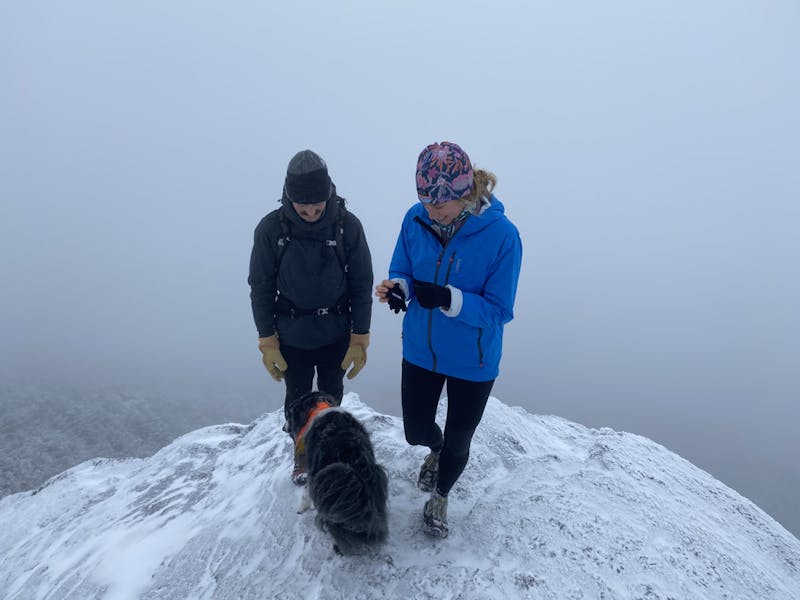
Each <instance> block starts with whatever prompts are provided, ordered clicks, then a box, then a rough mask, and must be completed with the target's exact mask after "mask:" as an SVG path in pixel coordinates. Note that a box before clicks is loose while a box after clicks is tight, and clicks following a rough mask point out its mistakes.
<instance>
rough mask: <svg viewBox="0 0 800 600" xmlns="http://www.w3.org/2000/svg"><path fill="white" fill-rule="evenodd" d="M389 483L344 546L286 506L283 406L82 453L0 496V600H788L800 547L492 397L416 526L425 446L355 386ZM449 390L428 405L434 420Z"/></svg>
mask: <svg viewBox="0 0 800 600" xmlns="http://www.w3.org/2000/svg"><path fill="white" fill-rule="evenodd" d="M343 406H344V407H345V408H347V409H348V410H350V411H351V412H352V413H353V414H355V416H356V417H358V418H359V419H361V421H362V422H363V423H364V424H365V426H366V427H367V429H368V430H369V431H370V433H371V435H372V438H373V443H374V445H375V449H376V453H377V456H378V460H379V461H380V462H381V463H382V464H383V465H384V466H385V467H386V468H387V470H388V473H389V480H390V507H389V508H390V521H389V526H390V539H389V541H388V543H387V544H386V545H385V546H384V547H382V548H381V549H379V550H377V551H376V552H375V553H374V554H370V555H362V556H355V557H352V556H351V557H342V556H339V555H337V554H335V553H334V551H333V548H332V543H331V539H330V537H329V536H328V535H327V534H326V533H324V532H322V531H320V530H318V529H317V528H316V527H315V525H314V518H313V513H312V512H309V513H306V514H302V515H298V514H297V513H296V509H297V506H298V504H299V501H300V494H301V491H300V490H299V489H298V488H297V487H295V486H294V485H293V484H292V483H291V482H290V480H289V472H290V469H291V464H290V460H291V459H290V456H291V452H290V441H289V438H288V437H287V436H286V434H284V433H283V432H282V431H281V425H282V411H276V412H273V413H269V414H266V415H264V416H263V417H261V418H259V419H258V420H256V421H255V422H253V423H251V424H249V425H236V424H228V425H220V426H215V427H208V428H205V429H201V430H198V431H195V432H193V433H190V434H187V435H185V436H183V437H181V438H179V439H177V440H175V441H174V442H173V443H172V444H170V445H169V446H167V447H165V448H163V449H162V450H161V451H160V452H158V453H157V454H155V455H154V456H152V457H150V458H147V459H130V460H105V459H96V460H92V461H88V462H85V463H83V464H81V465H78V466H77V467H75V468H73V469H70V470H69V471H66V472H64V473H62V474H61V475H58V476H56V477H54V478H52V479H51V480H49V481H48V482H47V483H46V484H44V485H43V486H42V487H41V488H40V489H38V490H36V491H32V492H25V493H20V494H14V495H12V496H7V497H6V498H3V499H2V500H0V590H2V591H0V596H2V597H3V598H7V599H8V600H30V599H38V600H59V599H65V600H66V599H75V600H90V599H100V598H102V599H107V600H134V599H137V600H156V599H159V600H176V599H184V598H185V599H192V600H202V599H218V600H234V599H236V600H242V599H259V600H261V599H264V598H275V599H282V598H287V599H288V598H307V599H314V598H319V599H324V600H327V599H339V598H341V599H347V600H355V599H364V600H377V599H380V600H393V599H396V598H401V599H404V600H412V599H414V600H417V599H425V598H431V599H433V598H435V599H437V600H439V599H448V598H450V599H455V598H461V599H465V600H472V599H476V600H478V599H489V600H492V599H498V600H499V599H503V600H507V599H509V598H536V599H554V600H555V599H559V600H561V599H568V598H604V599H622V600H628V599H637V598H641V599H662V600H666V599H667V598H673V599H676V600H687V599H698V600H699V599H702V600H709V599H714V598H729V599H732V600H747V599H752V600H764V599H776V600H777V599H785V600H796V599H797V598H800V541H798V539H797V538H795V537H794V536H792V535H791V534H790V533H789V532H787V531H786V530H785V529H784V528H783V527H781V526H780V525H779V524H778V523H777V522H775V521H774V520H773V519H772V518H771V517H769V516H768V515H767V514H766V513H764V512H763V511H762V510H760V509H759V508H758V507H757V506H755V505H754V504H753V503H752V502H750V501H749V500H747V499H746V498H743V497H742V496H740V495H739V494H737V493H736V492H735V491H733V490H731V489H730V488H728V487H726V486H725V485H723V484H722V483H720V482H719V481H717V480H715V479H714V478H713V477H711V476H710V475H708V474H707V473H705V472H704V471H702V470H700V469H698V468H697V467H695V466H693V465H692V464H691V463H689V462H687V461H686V460H684V459H682V458H680V457H679V456H677V455H675V454H674V453H672V452H670V451H668V450H667V449H665V448H664V447H663V446H660V445H658V444H656V443H654V442H652V441H650V440H648V439H646V438H642V437H639V436H636V435H632V434H628V433H620V432H616V431H612V430H610V429H600V430H595V429H588V428H586V427H583V426H581V425H578V424H575V423H571V422H569V421H566V420H563V419H560V418H557V417H552V416H535V415H532V414H530V413H527V412H525V411H524V410H522V409H520V408H512V407H509V406H507V405H505V404H503V403H501V402H500V401H498V400H496V399H494V398H492V399H490V401H489V405H488V407H487V410H486V414H485V416H484V419H483V422H482V423H481V425H480V427H479V429H478V432H477V433H476V435H475V439H474V442H473V446H472V455H471V457H470V463H469V465H468V466H467V469H466V471H465V472H464V474H463V475H462V477H461V479H460V480H459V482H458V483H457V484H456V486H455V488H454V489H453V491H452V492H451V494H450V507H449V520H450V527H451V533H450V537H449V538H447V539H446V540H434V539H429V538H427V537H425V536H424V535H423V534H422V533H421V532H420V523H421V510H422V504H423V502H424V500H425V496H424V495H423V493H422V492H420V491H419V490H417V489H416V486H415V481H416V474H417V470H418V468H419V465H420V463H421V461H422V458H423V457H424V455H425V453H426V450H425V449H424V448H419V447H410V446H408V445H407V443H406V442H405V439H404V436H403V431H402V423H401V420H400V419H399V418H396V417H392V416H387V415H383V414H378V413H376V412H375V411H374V410H372V409H371V408H370V407H369V406H368V405H367V404H364V403H363V402H361V400H360V399H359V398H358V397H357V396H356V395H355V394H349V395H347V396H346V397H345V400H344V403H343ZM445 407H446V402H443V403H442V406H440V419H441V418H443V410H444V409H445Z"/></svg>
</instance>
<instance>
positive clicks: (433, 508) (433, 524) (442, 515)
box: [422, 492, 449, 538]
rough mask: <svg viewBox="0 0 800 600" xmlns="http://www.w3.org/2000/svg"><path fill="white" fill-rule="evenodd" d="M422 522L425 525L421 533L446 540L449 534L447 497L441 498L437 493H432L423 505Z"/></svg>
mask: <svg viewBox="0 0 800 600" xmlns="http://www.w3.org/2000/svg"><path fill="white" fill-rule="evenodd" d="M422 521H423V523H424V524H425V526H424V527H423V529H422V530H423V531H424V532H425V533H426V534H428V535H430V536H432V537H438V538H446V537H447V534H448V533H449V528H448V527H447V496H442V495H440V494H439V492H433V493H432V494H431V497H430V499H429V500H428V501H427V502H426V503H425V508H424V510H423V511H422Z"/></svg>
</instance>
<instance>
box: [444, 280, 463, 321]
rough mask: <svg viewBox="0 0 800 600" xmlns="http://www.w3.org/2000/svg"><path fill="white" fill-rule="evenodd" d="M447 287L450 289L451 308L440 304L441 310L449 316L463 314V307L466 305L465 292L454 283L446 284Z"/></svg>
mask: <svg viewBox="0 0 800 600" xmlns="http://www.w3.org/2000/svg"><path fill="white" fill-rule="evenodd" d="M445 287H446V288H447V289H448V290H450V308H448V309H445V308H443V307H441V306H440V307H439V310H440V311H442V312H443V313H444V314H445V315H447V316H448V317H457V316H458V315H460V314H461V307H462V306H464V294H462V293H461V290H460V289H458V288H457V287H453V286H452V285H446V286H445Z"/></svg>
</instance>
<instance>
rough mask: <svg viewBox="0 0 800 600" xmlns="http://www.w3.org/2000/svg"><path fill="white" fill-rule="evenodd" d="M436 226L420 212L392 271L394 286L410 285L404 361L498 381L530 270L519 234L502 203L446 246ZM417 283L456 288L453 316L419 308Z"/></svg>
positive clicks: (411, 215) (406, 225)
mask: <svg viewBox="0 0 800 600" xmlns="http://www.w3.org/2000/svg"><path fill="white" fill-rule="evenodd" d="M431 224H432V221H431V220H430V218H429V217H428V214H427V212H426V210H425V207H424V206H423V205H422V204H419V203H418V204H415V205H414V206H412V207H411V208H410V209H409V210H408V212H407V213H406V216H405V218H404V219H403V225H402V228H401V230H400V236H399V237H398V240H397V245H396V246H395V249H394V254H393V255H392V262H391V264H390V266H389V278H390V279H403V280H405V283H406V286H405V287H406V289H407V291H408V300H409V304H408V311H407V312H406V314H405V317H404V318H403V358H405V359H406V360H407V361H408V362H410V363H412V364H414V365H417V366H418V367H422V368H424V369H428V370H430V371H434V372H437V373H442V374H444V375H449V376H451V377H458V378H459V379H466V380H468V381H489V380H491V379H495V378H496V377H497V374H498V372H499V365H500V356H501V354H502V346H503V326H504V325H505V324H506V323H508V322H509V321H510V320H511V319H512V318H513V317H514V298H515V296H516V293H517V282H518V280H519V273H520V266H521V263H522V242H521V240H520V237H519V232H518V231H517V228H516V227H515V226H514V225H513V224H512V223H511V221H509V220H508V218H507V217H506V216H505V209H504V207H503V204H502V203H501V202H500V201H499V200H498V199H497V198H495V197H494V196H492V198H491V205H490V206H489V207H488V208H487V209H486V210H484V211H483V212H482V213H481V214H479V215H471V216H470V217H469V218H468V219H467V220H466V222H465V223H464V225H462V227H461V228H460V229H459V230H458V231H457V232H456V233H455V235H454V236H453V237H452V239H451V240H450V241H449V242H448V243H447V244H446V245H444V246H443V245H442V242H441V241H440V239H439V238H438V237H437V236H436V235H435V234H434V232H433V231H432V230H431V229H430V228H429V226H430V225H431ZM426 225H428V227H426ZM414 279H417V280H420V281H429V282H433V283H436V284H439V285H447V286H450V287H451V296H452V298H453V301H452V303H451V306H450V309H449V310H445V309H442V308H434V309H427V308H423V307H422V306H420V304H419V303H418V302H415V301H414V283H413V282H414ZM452 288H456V289H455V290H454V289H452ZM459 290H460V294H459Z"/></svg>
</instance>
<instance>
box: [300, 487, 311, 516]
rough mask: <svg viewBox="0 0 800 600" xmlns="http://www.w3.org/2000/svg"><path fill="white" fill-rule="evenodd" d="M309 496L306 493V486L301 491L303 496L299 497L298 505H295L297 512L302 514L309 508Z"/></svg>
mask: <svg viewBox="0 0 800 600" xmlns="http://www.w3.org/2000/svg"><path fill="white" fill-rule="evenodd" d="M311 504H312V503H311V496H309V495H308V488H306V489H305V490H304V491H303V497H302V498H300V506H298V507H297V514H298V515H302V514H303V513H304V512H306V511H307V510H308V509H309V508H311Z"/></svg>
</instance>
